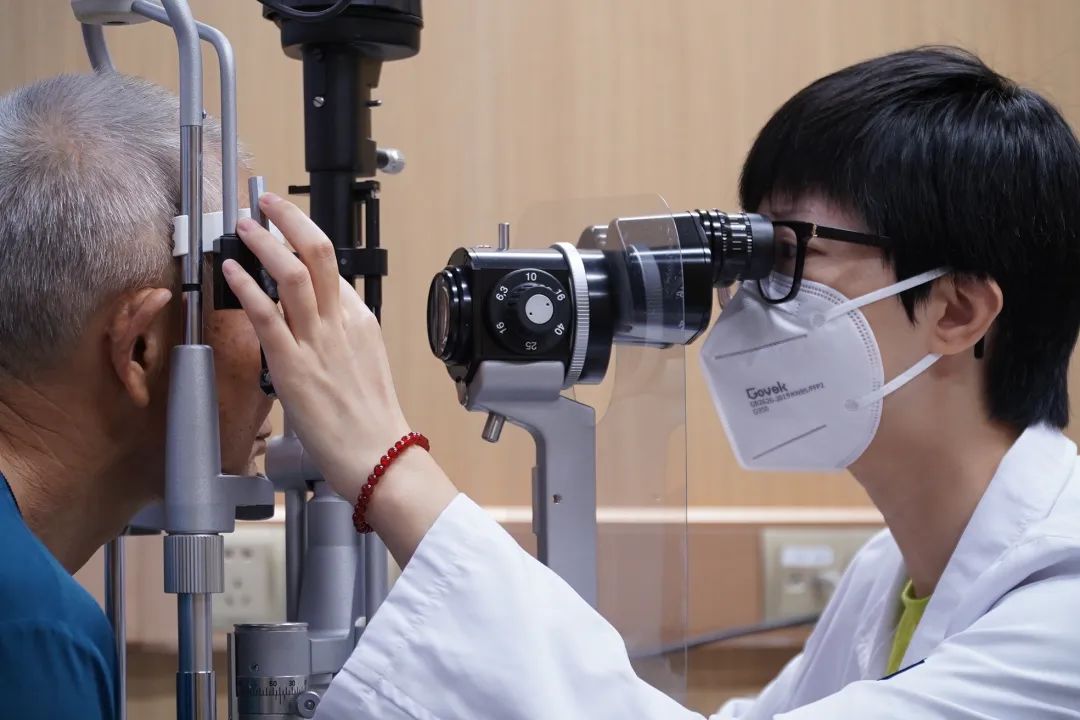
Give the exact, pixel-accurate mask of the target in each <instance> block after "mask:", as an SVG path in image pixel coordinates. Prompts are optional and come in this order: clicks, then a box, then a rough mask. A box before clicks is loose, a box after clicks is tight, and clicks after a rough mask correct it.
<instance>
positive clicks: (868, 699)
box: [316, 427, 1080, 720]
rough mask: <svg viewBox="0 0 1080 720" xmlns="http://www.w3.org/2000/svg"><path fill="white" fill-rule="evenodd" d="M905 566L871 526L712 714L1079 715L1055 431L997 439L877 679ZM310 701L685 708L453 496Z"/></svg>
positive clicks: (335, 712)
mask: <svg viewBox="0 0 1080 720" xmlns="http://www.w3.org/2000/svg"><path fill="white" fill-rule="evenodd" d="M896 482H898V483H902V482H904V469H903V468H902V467H898V468H897V472H896ZM904 579H905V572H904V568H903V562H902V559H901V556H900V553H899V550H898V548H897V546H896V543H895V542H893V540H892V537H891V536H890V535H889V534H888V533H887V532H885V533H882V534H880V535H878V536H876V537H875V538H874V539H872V540H871V541H870V542H869V543H868V544H867V545H866V546H865V547H864V548H863V549H862V550H861V551H860V553H859V554H858V556H857V557H856V558H855V560H854V561H853V562H852V564H851V567H850V568H849V569H848V571H847V572H846V574H845V575H844V578H843V580H842V581H841V583H840V585H839V587H838V589H837V592H836V594H835V596H834V597H833V600H832V602H830V603H829V606H828V608H827V609H826V611H825V613H824V615H823V617H822V618H821V621H820V622H819V623H818V625H817V627H816V628H815V630H814V632H813V634H812V635H811V637H810V638H809V640H808V642H807V644H806V648H805V650H804V652H803V653H802V654H801V655H799V656H798V657H796V658H795V659H794V660H792V661H791V662H790V663H789V664H788V665H787V667H785V668H784V670H783V671H782V672H781V673H780V675H779V676H778V677H777V678H776V679H775V680H774V681H773V683H772V684H770V685H769V686H768V687H767V688H766V689H765V690H764V692H762V694H761V695H760V696H759V697H758V698H757V699H756V700H737V701H733V702H731V703H728V704H727V705H726V706H725V707H724V708H722V709H721V710H720V713H719V715H717V716H714V717H716V718H738V719H739V720H765V719H766V718H781V719H783V720H824V719H826V718H828V719H830V720H834V719H836V718H855V719H864V720H871V719H872V720H879V719H882V720H883V719H885V718H897V719H898V720H899V719H903V720H933V719H937V718H948V719H950V720H976V719H979V720H988V719H989V718H995V719H999V720H1028V719H1038V720H1059V719H1064V718H1070V719H1072V720H1077V719H1080V464H1078V462H1077V457H1076V446H1075V445H1074V444H1073V443H1072V442H1070V441H1069V440H1068V439H1067V438H1065V437H1064V436H1063V435H1061V434H1060V433H1058V432H1057V431H1054V430H1050V429H1046V428H1041V427H1040V428H1031V429H1029V430H1028V431H1027V432H1025V433H1024V434H1023V435H1022V437H1021V438H1020V439H1019V440H1018V441H1017V443H1016V445H1014V447H1013V448H1012V449H1011V450H1010V451H1009V452H1008V453H1007V454H1006V456H1005V458H1004V460H1003V462H1002V463H1001V466H1000V468H999V469H998V471H997V474H996V475H995V476H994V479H993V482H992V483H991V485H990V487H989V489H988V490H987V492H986V494H985V495H984V497H983V498H982V500H981V502H980V503H979V506H978V508H977V510H976V511H975V514H974V516H973V517H972V519H971V521H970V523H969V525H968V527H967V529H966V530H965V532H964V534H963V536H962V537H961V539H960V543H959V545H958V546H957V548H956V551H955V553H954V554H953V557H952V559H951V560H950V561H949V564H948V567H947V568H946V569H945V573H944V574H943V575H942V577H941V580H940V582H939V584H938V586H937V589H936V590H935V592H934V595H933V597H932V598H931V600H930V603H929V605H928V607H927V608H926V611H925V614H924V616H923V619H922V622H921V623H920V624H919V626H918V629H917V630H916V632H915V635H914V637H913V638H912V641H911V644H910V646H909V648H908V651H907V654H906V655H905V657H904V661H903V664H902V667H909V669H908V670H906V671H903V672H901V673H899V674H897V675H895V676H894V677H892V678H890V679H885V680H882V679H880V678H881V677H882V676H883V675H884V674H885V665H886V660H887V656H888V654H889V650H890V647H891V643H892V635H893V630H894V627H895V622H896V616H897V610H898V605H899V593H900V589H901V584H902V582H903V581H904ZM717 602H723V599H722V598H718V600H717ZM316 717H317V718H319V719H322V720H345V719H346V718H349V719H350V720H351V719H358V718H379V719H380V720H391V719H398V718H415V719H417V720H421V719H423V720H427V719H429V718H430V719H435V718H437V719H438V720H451V719H460V720H479V719H481V718H483V719H487V718H492V719H495V720H513V719H517V718H520V719H522V720H524V719H529V720H533V719H539V718H553V719H557V720H566V719H569V718H588V719H589V720H602V719H608V718H610V719H611V720H615V719H616V718H617V719H618V720H627V719H629V718H650V719H659V718H663V719H664V720H676V719H679V720H683V719H688V718H700V717H701V716H699V715H697V714H696V713H693V712H691V711H689V710H687V709H685V708H683V707H681V706H680V705H678V703H676V702H675V701H673V700H671V699H669V698H668V697H666V696H665V695H663V694H662V693H660V692H658V691H657V690H654V689H653V688H652V687H651V686H649V685H647V684H646V683H644V682H642V681H641V680H639V679H638V678H637V677H636V676H635V675H634V673H633V671H632V669H631V667H630V663H629V661H628V660H627V656H626V652H625V648H624V645H623V642H622V640H621V638H620V637H619V635H618V634H617V633H616V632H615V630H614V629H612V627H611V626H610V625H608V623H607V622H605V621H604V620H603V619H602V618H601V617H600V616H599V615H598V614H597V613H595V612H594V611H593V610H592V609H591V608H590V607H589V606H588V605H587V604H586V603H584V602H582V601H581V600H580V599H579V598H578V597H577V596H576V595H575V594H574V593H573V592H572V591H571V590H570V589H569V588H568V587H567V586H566V584H564V583H563V582H562V581H561V580H560V579H559V578H558V577H557V576H555V575H554V574H553V573H552V572H550V571H549V570H548V569H547V568H545V567H544V566H542V565H541V564H539V563H538V562H536V561H535V560H533V559H532V558H531V557H530V556H529V555H527V554H526V553H525V552H523V551H522V550H521V549H520V548H519V547H518V545H517V544H516V543H515V542H514V541H513V539H511V537H510V536H509V535H507V534H506V533H505V532H504V531H503V530H502V529H501V528H500V527H499V526H498V525H497V524H496V523H495V522H493V521H492V520H491V519H490V518H489V517H488V516H487V515H486V514H485V513H484V511H483V510H481V509H480V508H479V507H477V506H476V505H475V504H473V503H472V502H471V501H470V500H469V499H468V498H466V497H465V496H459V497H458V498H457V499H456V500H454V502H453V503H452V504H451V505H450V506H449V507H448V508H447V509H446V511H445V512H444V513H443V515H442V517H440V519H439V520H438V521H437V522H436V524H435V525H434V527H432V528H431V530H430V531H429V533H428V535H427V536H426V537H425V538H424V540H423V542H422V543H421V545H420V547H419V548H418V550H417V552H416V554H415V555H414V557H413V559H412V561H411V562H410V563H409V565H408V567H407V568H406V569H405V572H404V574H403V575H402V577H401V578H400V579H399V581H398V582H397V584H396V585H395V587H394V589H393V591H392V592H391V594H390V597H389V598H388V600H387V601H386V602H385V603H384V604H383V606H382V607H381V608H380V610H379V611H378V613H377V615H376V617H375V618H374V620H373V622H372V624H371V626H370V627H369V628H368V630H367V632H366V633H365V634H364V637H363V639H362V640H361V642H360V643H359V645H358V646H357V648H356V651H355V652H354V653H353V655H352V657H351V658H350V659H349V661H348V663H347V664H346V665H345V668H344V670H343V671H342V672H341V673H340V674H339V676H338V677H337V679H336V680H335V681H334V683H333V684H332V685H331V687H330V689H329V691H328V692H327V694H326V696H325V698H324V699H323V702H322V704H321V705H320V707H319V711H318V714H317V716H316Z"/></svg>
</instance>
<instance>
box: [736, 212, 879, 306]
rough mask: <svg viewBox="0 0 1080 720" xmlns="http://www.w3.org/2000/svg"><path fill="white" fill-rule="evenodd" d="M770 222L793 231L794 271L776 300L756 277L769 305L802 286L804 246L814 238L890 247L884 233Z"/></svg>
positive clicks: (781, 221)
mask: <svg viewBox="0 0 1080 720" xmlns="http://www.w3.org/2000/svg"><path fill="white" fill-rule="evenodd" d="M772 224H773V227H774V228H776V227H785V228H788V229H789V230H791V231H793V232H794V233H795V272H794V273H793V274H792V278H791V288H790V289H789V290H788V292H787V294H786V295H784V297H782V298H778V299H776V300H773V299H772V298H770V297H768V296H767V295H766V294H765V291H764V289H763V288H762V287H761V279H760V278H759V279H758V281H757V286H758V292H759V293H760V294H761V297H762V299H764V300H765V302H767V303H769V304H771V305H779V304H781V303H786V302H788V301H790V300H791V299H792V298H794V297H795V295H797V294H798V292H799V288H800V287H802V275H803V264H804V263H805V262H806V248H807V246H808V245H809V244H810V241H811V240H813V239H814V238H821V239H823V240H839V241H840V242H848V243H854V244H856V245H868V246H870V247H876V248H881V249H883V250H889V249H891V248H892V240H891V239H889V238H887V237H885V236H884V235H871V234H868V233H861V232H856V231H854V230H844V229H842V228H834V227H828V226H827V225H818V224H817V223H812V222H803V221H801V220H773V221H772Z"/></svg>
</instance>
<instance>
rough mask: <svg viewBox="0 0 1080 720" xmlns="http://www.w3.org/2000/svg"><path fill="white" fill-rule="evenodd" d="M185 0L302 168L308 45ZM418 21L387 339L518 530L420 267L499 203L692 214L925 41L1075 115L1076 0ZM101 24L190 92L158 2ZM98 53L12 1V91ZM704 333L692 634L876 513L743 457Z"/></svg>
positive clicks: (724, 684) (135, 67)
mask: <svg viewBox="0 0 1080 720" xmlns="http://www.w3.org/2000/svg"><path fill="white" fill-rule="evenodd" d="M191 5H192V8H193V11H194V14H195V16H196V18H197V19H199V20H201V21H203V22H206V23H209V24H211V25H214V26H216V27H218V28H220V29H221V30H223V31H224V32H225V33H226V34H227V35H228V36H229V38H230V39H231V41H232V43H233V46H234V48H235V50H236V56H237V68H238V83H239V109H240V116H239V124H240V136H241V140H242V142H243V143H244V145H245V147H246V149H247V150H248V151H249V152H250V153H251V155H252V156H253V158H254V170H255V171H256V172H257V173H260V174H262V175H265V176H266V178H267V184H268V187H269V188H271V189H274V190H277V191H278V192H281V193H284V191H285V189H286V186H287V185H288V184H290V183H292V184H304V183H306V182H307V176H306V174H305V172H304V164H303V115H302V111H301V106H300V102H301V66H300V63H299V62H297V61H294V60H290V59H288V58H286V57H285V56H284V54H283V53H282V51H281V48H280V39H279V38H280V36H279V33H278V30H277V29H276V28H275V27H274V26H273V25H272V24H271V23H269V22H267V21H265V20H263V19H262V17H261V6H260V5H259V4H258V3H257V2H256V1H255V0H192V2H191ZM424 24H425V27H424V30H423V33H422V49H421V52H420V54H419V55H418V56H417V57H415V58H412V59H409V60H406V61H400V62H393V63H387V64H386V65H384V67H383V72H382V79H381V82H380V85H379V88H378V89H377V90H376V92H375V93H374V95H375V97H377V98H379V99H380V100H382V103H383V104H382V107H380V108H378V109H377V110H375V112H374V122H375V131H374V136H375V137H376V139H377V140H378V141H379V144H380V146H389V147H395V148H399V149H401V150H402V151H403V152H404V153H405V156H406V158H407V162H408V167H407V169H406V170H405V172H404V173H403V174H401V175H398V176H393V177H388V176H387V177H382V178H381V181H382V212H383V219H382V231H383V245H384V246H385V247H387V248H389V250H390V276H389V278H388V279H387V280H386V281H384V303H385V304H384V310H383V319H384V326H385V336H386V341H387V344H388V347H389V353H390V360H391V364H392V367H393V368H394V373H395V377H396V379H397V384H398V388H399V396H400V398H401V400H402V402H403V404H404V407H405V410H406V414H407V416H408V418H409V420H410V422H411V424H412V425H413V427H415V428H417V429H420V430H422V431H423V432H424V433H425V434H427V435H428V436H429V437H431V438H432V439H433V445H434V448H433V449H434V452H435V455H436V456H437V458H438V460H439V461H440V462H441V463H442V464H443V466H444V467H445V468H446V470H447V471H448V473H449V474H450V476H451V477H452V478H453V479H454V480H455V481H456V482H457V483H458V485H459V486H460V487H461V488H462V489H463V490H464V491H466V492H468V493H469V494H470V495H472V496H473V497H474V498H475V499H476V500H477V501H478V502H480V503H481V504H483V505H485V506H488V507H490V508H491V509H492V511H493V512H494V513H496V515H497V517H500V518H502V519H504V520H506V522H507V525H508V528H509V529H510V530H511V531H512V532H514V534H515V536H516V537H518V538H519V539H520V540H521V541H522V543H523V544H524V545H526V546H527V547H528V546H530V539H529V532H528V524H527V517H528V515H527V512H528V511H527V508H528V505H529V502H530V478H529V473H530V468H531V466H532V458H533V445H532V442H531V439H530V438H529V437H528V436H527V435H526V434H525V433H524V432H522V431H520V430H518V429H516V428H509V427H508V428H507V430H506V432H505V433H504V435H503V439H502V440H501V442H499V443H498V444H496V445H490V444H488V443H485V442H483V441H482V440H481V438H480V430H481V427H482V424H483V420H484V418H483V417H482V416H480V415H475V414H470V413H467V412H465V411H464V410H463V409H462V408H461V407H460V405H459V404H458V402H457V398H456V395H455V392H454V387H453V385H452V383H451V382H450V381H449V378H448V377H447V376H446V373H445V371H444V368H443V366H442V364H441V362H440V361H438V360H437V359H435V358H434V357H433V356H432V355H431V353H430V351H429V350H428V345H427V340H426V332H425V298H426V295H427V288H428V283H429V281H430V280H431V276H432V274H433V273H435V272H437V271H438V270H439V269H441V268H442V266H443V265H444V263H445V260H446V258H447V257H448V255H449V253H450V252H451V251H452V250H453V249H454V248H457V247H459V246H462V245H474V244H481V243H486V244H492V245H494V244H495V241H496V226H497V223H498V222H500V221H510V222H513V221H515V220H516V219H518V218H520V217H521V216H522V215H524V214H526V212H527V211H528V209H529V208H530V207H532V206H534V205H536V204H538V203H541V202H545V201H549V200H554V199H566V198H589V197H605V196H614V195H640V194H644V193H658V194H660V195H663V196H664V198H665V199H666V200H667V202H668V204H669V205H670V206H671V207H672V208H674V209H677V210H681V209H688V208H693V207H718V208H722V209H727V210H735V209H737V204H736V192H735V189H736V183H737V179H738V173H739V169H740V164H741V162H742V159H743V156H744V154H745V153H746V151H747V150H748V148H749V146H750V143H751V142H752V140H753V138H754V136H755V133H756V132H757V131H758V129H759V128H760V127H761V126H762V125H763V124H764V122H765V121H766V120H767V118H768V117H769V115H770V114H771V113H772V112H773V111H774V110H776V108H777V107H779V105H780V104H781V103H782V102H783V101H784V100H786V99H787V98H788V97H789V96H790V95H791V94H793V93H794V92H796V91H797V90H798V89H800V88H801V87H803V86H804V85H806V84H807V83H809V82H811V81H812V80H814V79H816V78H818V77H820V76H822V75H824V74H826V73H829V72H831V71H833V70H837V69H839V68H841V67H843V66H845V65H848V64H850V63H853V62H855V61H858V60H862V59H865V58H868V57H871V56H875V55H879V54H883V53H886V52H889V51H892V50H898V49H903V48H909V47H912V46H916V45H922V44H954V45H960V46H962V47H965V48H967V49H970V50H973V51H975V52H976V53H978V54H979V55H981V56H982V57H983V58H984V59H985V60H986V61H987V62H988V63H989V64H990V65H991V66H992V67H993V68H995V69H996V70H998V71H999V72H1002V73H1003V74H1006V75H1008V76H1010V77H1012V78H1013V79H1015V80H1017V81H1019V82H1021V83H1023V84H1026V85H1030V86H1032V87H1034V88H1036V89H1038V90H1040V91H1042V92H1043V93H1045V94H1046V95H1048V96H1049V97H1050V98H1051V99H1052V100H1054V101H1055V102H1056V103H1057V104H1058V105H1059V107H1061V108H1062V110H1063V111H1064V113H1065V115H1066V117H1068V118H1070V119H1071V120H1072V121H1073V122H1076V121H1077V120H1080V39H1078V38H1077V34H1076V28H1077V27H1080V3H1077V2H1075V1H1074V0H906V1H905V2H895V0H667V1H666V2H659V3H658V2H653V1H651V0H573V1H571V0H427V2H425V3H424ZM107 37H108V39H109V43H110V49H111V51H112V55H113V60H114V62H115V64H116V65H117V67H118V68H119V69H121V70H122V71H124V72H128V73H132V74H137V75H141V76H143V77H146V78H149V79H151V80H154V81H156V82H159V83H161V84H162V85H165V86H166V87H170V88H173V89H174V90H175V86H176V70H177V69H176V53H175V45H174V42H173V39H172V36H171V33H170V32H169V31H168V30H166V29H165V28H162V27H159V26H154V25H152V24H144V25H140V26H137V27H135V28H117V29H110V30H109V31H107ZM213 60H214V59H213V57H212V56H211V55H210V54H209V53H208V54H207V55H206V63H207V72H206V75H207V86H206V104H207V109H208V110H209V111H210V112H212V113H214V114H217V98H218V95H217V93H218V87H217V76H216V71H214V68H215V67H216V66H215V65H214V64H212V63H213ZM86 71H88V63H87V60H86V57H85V53H84V50H83V45H82V39H81V36H80V32H79V26H78V25H77V23H76V22H75V21H74V19H73V16H72V14H71V11H70V8H69V3H68V2H66V1H64V0H0V91H6V90H9V89H11V88H14V87H16V86H19V85H21V84H24V83H27V82H30V81H32V80H34V79H37V78H42V77H46V76H49V75H53V74H56V73H62V72H86ZM298 202H300V203H301V204H304V203H305V199H304V198H299V199H298ZM608 219H609V218H596V220H597V221H604V222H606V221H607V220H608ZM555 240H568V241H572V240H574V238H553V239H552V241H555ZM696 352H697V348H696V347H692V348H690V350H689V351H688V355H687V425H686V441H687V450H688V460H687V483H688V501H689V507H690V511H689V514H688V516H689V521H690V527H689V534H688V537H689V556H688V567H689V588H688V593H689V595H688V597H689V623H688V624H689V632H690V634H691V635H697V634H702V633H709V632H714V631H719V630H724V629H729V628H732V627H738V626H744V625H748V624H754V623H759V622H761V621H764V620H770V619H775V618H780V617H791V616H796V615H801V614H805V613H812V612H813V611H815V610H816V609H818V608H820V606H821V605H822V604H823V603H824V601H825V599H826V598H827V596H828V594H829V592H830V591H831V588H832V586H833V585H834V583H835V581H836V579H837V578H838V576H839V573H840V572H841V571H842V569H843V567H844V565H845V564H846V562H847V560H848V559H849V558H850V556H851V554H852V553H853V552H854V550H855V549H856V548H857V547H858V545H859V544H860V543H861V542H862V541H863V540H865V538H866V537H867V536H868V535H869V534H871V533H873V532H875V531H876V530H877V529H878V528H880V526H881V518H880V516H879V515H878V513H877V512H876V511H875V510H874V509H873V507H872V506H871V505H870V504H869V502H868V500H867V498H866V497H865V495H864V494H863V492H862V491H861V490H860V488H859V487H858V485H857V484H856V483H855V482H854V481H853V480H851V479H850V478H849V477H848V476H847V475H844V474H836V475H797V476H796V475H783V474H774V475H760V474H749V473H746V472H744V471H742V470H741V469H740V468H739V467H738V466H737V465H736V463H735V461H734V459H733V457H732V455H731V453H730V451H729V449H728V447H727V443H726V441H725V440H724V435H723V431H722V429H721V427H720V424H719V421H718V420H717V418H716V416H715V414H714V412H713V408H712V404H711V401H710V399H709V395H708V391H707V389H706V387H705V384H704V381H703V379H702V378H701V376H700V373H699V372H698V364H697V357H696ZM278 420H279V421H280V416H278ZM277 427H278V428H279V429H280V422H278V425H277ZM1073 434H1074V437H1075V431H1074V432H1073ZM903 472H904V469H903V468H897V478H898V482H902V480H903ZM258 533H262V535H258ZM273 533H274V530H273V529H272V528H266V529H262V530H259V531H253V533H252V534H251V539H250V544H249V545H246V546H244V547H243V548H240V546H237V547H238V552H239V551H240V550H241V549H242V550H244V551H245V552H247V551H251V550H252V548H254V555H251V554H248V555H245V556H244V557H246V558H247V559H249V560H251V559H252V557H254V559H253V560H252V562H253V563H256V565H257V564H258V563H260V562H262V563H264V564H263V565H258V566H257V567H256V566H255V565H253V567H254V568H255V569H254V570H251V571H250V573H251V574H250V577H249V581H250V582H252V583H255V584H256V586H258V583H266V584H267V586H268V587H269V586H274V587H276V586H277V583H276V577H275V576H274V572H275V571H274V570H273V566H272V563H271V561H273V560H274V559H275V555H274V554H273V553H274V551H273V550H267V549H266V548H269V547H270V545H271V544H272V542H273V540H274V538H275V537H276V536H275V535H273ZM129 547H130V548H131V549H130V550H129V554H130V556H131V560H130V563H131V565H130V569H129V573H128V577H129V589H128V603H129V623H130V624H129V630H128V637H129V641H130V643H131V652H132V657H131V660H130V661H129V669H130V681H129V702H130V708H131V710H130V711H131V713H132V717H139V718H159V717H160V718H168V717H173V716H174V715H173V713H174V705H173V702H174V701H173V688H174V679H173V678H174V676H173V673H174V672H175V658H174V656H173V654H172V653H173V649H174V648H175V612H174V605H173V600H172V598H171V597H166V596H164V595H163V594H162V593H161V587H162V585H161V569H160V562H161V551H160V541H159V540H156V539H148V540H140V541H138V542H135V543H132V544H130V546H129ZM260 548H262V550H265V553H263V554H262V555H260V552H262V550H260ZM267 563H270V564H267ZM100 576H101V564H100V561H99V559H95V561H94V562H92V563H91V564H90V565H88V566H87V568H85V569H84V571H83V572H82V573H80V579H82V580H84V582H85V583H86V584H87V585H88V586H89V587H91V589H92V590H94V591H95V592H100V585H101V581H100ZM249 600H250V601H251V602H253V603H255V604H258V605H260V607H262V606H264V605H267V603H269V604H270V605H272V604H273V603H270V602H269V601H266V602H264V600H263V599H262V598H259V597H256V598H254V599H252V598H249ZM263 609H264V610H265V609H268V608H263ZM272 609H273V608H272V607H271V608H269V610H272ZM223 617H224V615H223ZM806 632H807V630H806V629H805V628H801V629H788V630H783V631H778V632H772V633H767V634H758V635H752V636H747V637H744V638H741V639H737V640H729V641H727V642H721V643H712V644H709V645H706V646H703V647H701V648H699V649H697V650H694V651H693V652H691V653H690V655H689V677H690V689H691V692H690V697H689V702H690V704H691V705H692V706H693V707H695V708H697V709H699V710H701V711H702V712H706V713H708V712H711V711H713V710H714V709H715V708H716V706H717V705H718V704H719V703H720V702H721V701H722V700H723V699H724V698H726V697H728V696H730V695H732V694H737V693H744V692H754V691H755V690H756V689H758V688H760V687H761V685H762V684H764V683H765V682H767V681H768V679H770V678H771V677H772V676H773V675H774V674H775V672H777V670H778V669H779V668H780V667H781V666H782V664H783V663H784V662H785V661H786V660H787V659H788V658H789V657H791V656H792V655H793V654H794V653H796V652H798V649H799V648H800V647H801V644H802V642H803V640H804V639H805V634H806Z"/></svg>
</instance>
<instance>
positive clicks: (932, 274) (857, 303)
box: [814, 268, 952, 325]
mask: <svg viewBox="0 0 1080 720" xmlns="http://www.w3.org/2000/svg"><path fill="white" fill-rule="evenodd" d="M950 272H952V271H951V270H949V269H948V268H937V269H936V270H927V271H926V272H924V273H920V274H918V275H915V276H913V277H909V278H908V279H907V280H901V281H900V282H898V283H893V284H892V285H886V286H885V287H883V288H881V289H879V290H875V291H873V292H870V293H867V294H865V295H862V296H860V297H857V298H855V299H854V300H848V301H847V302H846V303H841V304H839V305H837V306H836V307H834V308H833V309H832V310H830V311H829V312H827V313H823V314H819V315H816V316H815V317H814V324H815V325H818V324H819V318H820V324H821V325H824V324H825V323H827V322H829V321H830V320H835V319H836V318H838V317H841V316H843V315H847V314H848V313H849V312H851V311H852V310H858V309H859V308H861V307H865V306H866V305H870V304H871V303H876V302H877V301H878V300H884V299H885V298H889V297H892V296H893V295H899V294H900V293H902V292H906V291H908V290H910V289H911V288H913V287H918V286H919V285H925V284H926V283H928V282H930V281H932V280H937V279H938V278H939V277H941V276H942V275H948V274H949V273H950Z"/></svg>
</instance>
